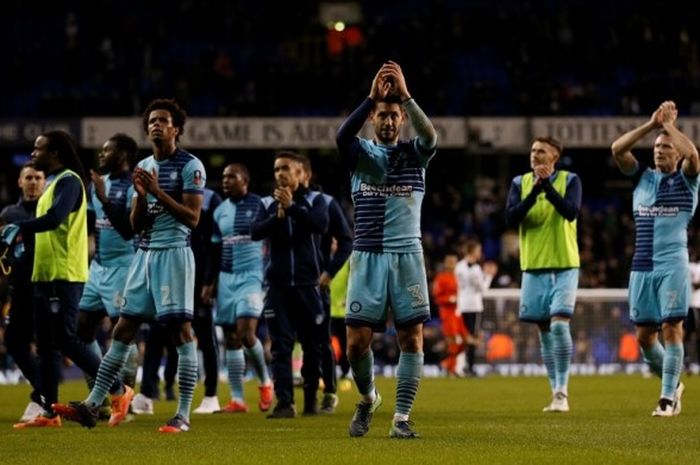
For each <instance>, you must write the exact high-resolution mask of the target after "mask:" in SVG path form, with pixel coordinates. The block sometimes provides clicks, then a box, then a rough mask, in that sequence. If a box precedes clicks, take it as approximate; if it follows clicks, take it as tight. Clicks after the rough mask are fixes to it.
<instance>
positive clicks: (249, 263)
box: [211, 193, 265, 274]
mask: <svg viewBox="0 0 700 465" xmlns="http://www.w3.org/2000/svg"><path fill="white" fill-rule="evenodd" d="M264 208H265V207H264V206H263V203H262V199H261V198H260V196H258V195H256V194H252V193H248V194H246V195H245V196H244V197H243V198H241V199H240V200H238V201H234V200H233V199H230V198H228V199H226V200H225V201H223V202H222V203H221V205H219V206H218V207H217V209H216V210H214V232H213V234H212V238H211V241H212V243H215V244H218V243H220V244H221V271H224V272H227V273H242V272H253V273H260V274H262V264H263V256H262V253H263V250H262V241H255V242H254V241H252V240H251V239H250V225H251V223H252V222H253V220H255V218H256V216H257V215H258V212H259V211H260V210H263V209H264Z"/></svg>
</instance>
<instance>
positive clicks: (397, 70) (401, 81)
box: [382, 61, 411, 101]
mask: <svg viewBox="0 0 700 465" xmlns="http://www.w3.org/2000/svg"><path fill="white" fill-rule="evenodd" d="M382 69H383V70H385V75H386V78H387V79H388V80H389V81H390V82H391V83H392V89H391V93H393V94H395V95H397V96H398V97H399V98H400V99H401V101H404V100H408V99H410V98H411V93H410V92H409V91H408V87H407V86H406V78H405V77H404V75H403V71H402V70H401V66H399V64H398V63H396V62H394V61H387V62H386V63H384V66H382Z"/></svg>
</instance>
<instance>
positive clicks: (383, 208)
mask: <svg viewBox="0 0 700 465" xmlns="http://www.w3.org/2000/svg"><path fill="white" fill-rule="evenodd" d="M359 141H360V147H359V154H358V162H357V165H356V167H355V170H354V171H353V172H352V178H351V189H352V200H353V203H354V204H355V240H354V244H353V249H354V250H359V251H366V252H404V253H410V252H421V251H422V246H421V231H420V217H421V204H422V202H423V197H424V195H425V168H426V166H427V165H428V162H429V160H430V158H431V157H432V156H433V155H434V153H435V151H432V152H431V153H429V154H427V155H426V154H423V153H422V152H421V151H420V149H419V147H418V146H417V144H418V139H411V140H410V141H401V142H399V143H398V144H397V145H394V146H388V145H381V144H377V143H376V142H374V141H373V140H367V139H360V140H359Z"/></svg>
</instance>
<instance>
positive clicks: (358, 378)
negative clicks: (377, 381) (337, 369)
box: [349, 350, 375, 400]
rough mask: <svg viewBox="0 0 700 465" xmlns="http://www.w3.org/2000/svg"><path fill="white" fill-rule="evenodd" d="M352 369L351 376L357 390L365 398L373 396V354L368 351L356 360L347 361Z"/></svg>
mask: <svg viewBox="0 0 700 465" xmlns="http://www.w3.org/2000/svg"><path fill="white" fill-rule="evenodd" d="M349 361H350V367H351V368H352V376H353V378H354V379H355V384H356V385H357V390H358V391H360V394H361V395H362V396H363V397H365V400H367V397H369V396H373V395H374V391H375V387H374V354H373V353H372V351H371V350H370V351H369V352H367V354H365V355H363V356H362V357H360V358H358V359H352V358H351V359H349Z"/></svg>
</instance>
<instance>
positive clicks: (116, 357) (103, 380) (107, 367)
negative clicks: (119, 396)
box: [85, 340, 129, 408]
mask: <svg viewBox="0 0 700 465" xmlns="http://www.w3.org/2000/svg"><path fill="white" fill-rule="evenodd" d="M128 355H129V346H128V345H127V344H124V343H122V342H119V341H117V340H114V341H112V345H111V347H110V348H109V350H108V351H107V353H106V354H105V356H104V358H103V359H102V363H100V369H99V370H97V378H96V379H95V386H93V388H92V390H91V391H90V394H89V395H88V397H87V399H85V403H86V404H87V405H88V406H89V407H91V408H95V407H97V406H99V405H102V402H103V401H104V400H105V397H107V393H108V392H109V388H110V387H112V384H114V381H116V379H117V377H118V376H119V371H120V370H121V369H122V367H123V366H124V363H126V357H127V356H128Z"/></svg>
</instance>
